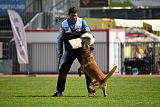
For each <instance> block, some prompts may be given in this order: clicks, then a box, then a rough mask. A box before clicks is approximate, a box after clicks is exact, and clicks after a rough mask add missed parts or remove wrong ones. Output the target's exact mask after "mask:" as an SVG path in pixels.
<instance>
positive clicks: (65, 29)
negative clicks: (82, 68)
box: [53, 7, 91, 96]
mask: <svg viewBox="0 0 160 107" xmlns="http://www.w3.org/2000/svg"><path fill="white" fill-rule="evenodd" d="M68 15H69V17H68V19H66V20H64V21H63V22H62V24H61V27H60V29H59V36H58V38H57V49H58V57H59V58H61V57H62V56H63V43H64V45H65V52H64V57H63V62H62V65H61V67H60V70H59V76H58V81H57V92H56V93H54V95H53V96H63V91H64V89H65V82H66V77H67V74H68V72H69V70H70V68H71V65H72V63H73V61H74V60H75V59H76V58H77V59H78V61H79V63H81V60H82V54H81V48H78V49H72V46H70V43H69V40H73V39H76V38H80V37H81V36H82V34H84V33H86V32H90V29H89V27H88V25H87V23H86V21H85V20H83V19H82V18H79V17H78V11H77V9H76V8H75V7H71V8H70V9H69V12H68ZM77 69H78V68H77ZM85 77H86V84H87V89H88V88H89V84H90V83H91V78H90V77H88V76H87V75H86V74H85Z"/></svg>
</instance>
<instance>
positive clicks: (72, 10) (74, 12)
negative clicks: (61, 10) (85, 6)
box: [68, 7, 78, 22]
mask: <svg viewBox="0 0 160 107" xmlns="http://www.w3.org/2000/svg"><path fill="white" fill-rule="evenodd" d="M68 15H69V17H70V19H71V22H76V21H77V16H78V10H77V8H76V7H70V9H69V11H68Z"/></svg>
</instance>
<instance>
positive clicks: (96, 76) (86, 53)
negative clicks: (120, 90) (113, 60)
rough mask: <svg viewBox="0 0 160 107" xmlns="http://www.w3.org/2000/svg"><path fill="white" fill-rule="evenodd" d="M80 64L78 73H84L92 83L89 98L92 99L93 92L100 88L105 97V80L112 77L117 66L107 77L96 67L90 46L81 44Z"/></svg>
mask: <svg viewBox="0 0 160 107" xmlns="http://www.w3.org/2000/svg"><path fill="white" fill-rule="evenodd" d="M82 51H83V52H82V62H81V67H80V68H79V69H78V71H84V72H85V73H86V74H87V75H88V76H89V77H90V78H92V79H93V81H92V82H91V83H90V86H89V97H93V91H95V89H97V88H101V89H102V91H103V93H104V96H106V88H107V79H108V78H109V77H111V76H112V74H113V73H114V71H115V70H116V68H117V66H115V67H114V68H113V69H112V70H111V71H110V72H109V73H108V75H107V76H105V75H104V73H103V72H102V71H101V70H100V69H99V67H98V66H97V64H96V62H95V60H94V57H93V55H92V54H93V53H92V51H91V49H90V45H89V44H87V43H83V44H82Z"/></svg>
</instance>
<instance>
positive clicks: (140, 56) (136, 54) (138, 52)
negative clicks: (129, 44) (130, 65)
mask: <svg viewBox="0 0 160 107" xmlns="http://www.w3.org/2000/svg"><path fill="white" fill-rule="evenodd" d="M143 57H144V52H143V50H142V49H140V48H139V46H136V49H135V51H134V58H137V59H143Z"/></svg>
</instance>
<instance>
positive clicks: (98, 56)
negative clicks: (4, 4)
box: [0, 42, 160, 74]
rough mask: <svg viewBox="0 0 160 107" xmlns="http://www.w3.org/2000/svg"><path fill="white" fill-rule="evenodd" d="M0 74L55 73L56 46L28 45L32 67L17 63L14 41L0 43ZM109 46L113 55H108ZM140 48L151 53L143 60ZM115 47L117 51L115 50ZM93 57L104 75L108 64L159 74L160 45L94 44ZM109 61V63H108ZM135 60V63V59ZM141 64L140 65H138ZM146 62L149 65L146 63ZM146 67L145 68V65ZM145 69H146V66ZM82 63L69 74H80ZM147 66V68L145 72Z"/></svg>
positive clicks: (130, 70)
mask: <svg viewBox="0 0 160 107" xmlns="http://www.w3.org/2000/svg"><path fill="white" fill-rule="evenodd" d="M0 44H1V46H0V48H1V49H0V51H1V52H0V54H1V55H0V60H1V61H0V62H1V63H0V73H4V74H26V73H30V74H33V73H36V74H40V73H43V74H47V73H50V74H53V73H58V70H57V69H58V67H57V63H58V58H57V50H56V43H28V55H29V64H21V65H19V64H18V61H17V54H16V48H15V44H14V42H9V43H8V42H3V43H2V42H1V43H0ZM108 45H110V46H111V47H112V49H111V50H112V53H110V55H109V56H108V53H109V52H108V49H107V48H108ZM136 45H139V47H140V48H142V49H143V50H144V52H146V51H147V52H151V51H152V53H153V54H152V55H149V53H148V55H147V54H145V55H146V57H144V59H143V60H141V61H140V60H135V59H134V54H133V53H134V50H135V46H136ZM113 47H114V48H113ZM93 55H94V57H95V60H96V63H97V65H98V66H99V67H100V69H101V70H102V71H103V72H104V73H107V72H108V69H109V68H108V67H109V66H108V65H118V69H117V71H116V72H117V73H119V74H122V73H126V74H132V73H133V68H135V67H136V66H135V65H140V68H139V66H138V70H139V73H140V74H149V73H153V74H154V73H156V72H160V43H157V42H156V43H155V42H152V43H136V44H135V43H106V42H104V43H95V44H94V51H93ZM108 59H109V60H110V61H108ZM133 59H134V60H133ZM138 61H139V62H138ZM144 62H146V63H144ZM145 64H146V65H145ZM145 66H146V67H145ZM79 67H80V64H79V63H78V61H77V60H75V61H74V63H73V65H72V67H71V69H70V72H69V73H77V69H78V68H79ZM144 67H145V69H143V68H144Z"/></svg>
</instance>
